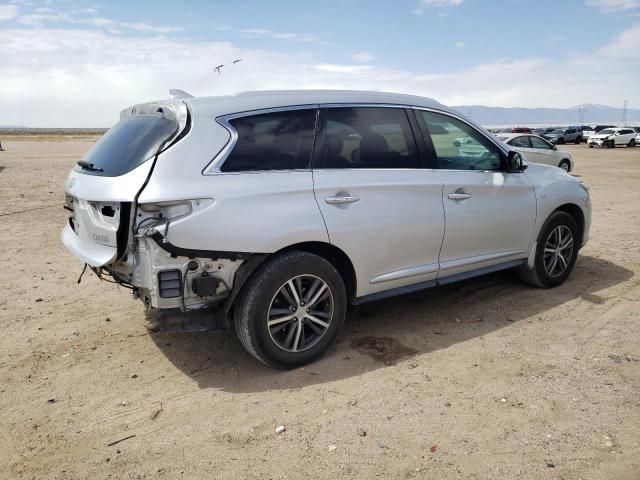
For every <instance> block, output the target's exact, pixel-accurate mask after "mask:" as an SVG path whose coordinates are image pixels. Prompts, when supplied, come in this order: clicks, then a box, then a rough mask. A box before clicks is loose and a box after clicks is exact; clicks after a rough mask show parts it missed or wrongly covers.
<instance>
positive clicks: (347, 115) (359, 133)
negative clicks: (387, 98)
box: [322, 107, 420, 168]
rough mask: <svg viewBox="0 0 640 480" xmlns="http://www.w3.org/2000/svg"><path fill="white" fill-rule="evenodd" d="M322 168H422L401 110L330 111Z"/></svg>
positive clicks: (347, 109) (337, 109)
mask: <svg viewBox="0 0 640 480" xmlns="http://www.w3.org/2000/svg"><path fill="white" fill-rule="evenodd" d="M325 132H326V136H325V149H324V155H323V162H322V166H323V168H420V159H419V158H418V153H417V151H416V145H415V140H414V138H413V132H412V131H411V126H410V125H409V119H408V118H407V113H406V111H405V110H404V109H402V108H381V107H356V108H330V109H328V110H327V114H326V127H325Z"/></svg>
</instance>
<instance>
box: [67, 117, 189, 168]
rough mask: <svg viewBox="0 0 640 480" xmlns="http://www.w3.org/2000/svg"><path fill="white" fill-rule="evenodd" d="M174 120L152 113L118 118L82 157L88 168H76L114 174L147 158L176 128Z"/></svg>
mask: <svg viewBox="0 0 640 480" xmlns="http://www.w3.org/2000/svg"><path fill="white" fill-rule="evenodd" d="M177 129H178V122H177V121H176V120H170V119H167V118H162V117H160V116H155V115H136V116H132V117H127V118H125V119H124V120H120V121H119V122H118V123H116V124H115V125H114V126H113V127H111V129H110V130H109V131H108V132H107V133H105V134H104V135H103V136H102V138H100V140H98V142H96V144H95V145H94V146H93V147H92V148H91V150H89V151H88V152H87V154H86V155H85V156H84V157H83V158H82V160H81V163H83V164H86V165H91V168H90V169H89V168H85V169H83V168H81V167H80V166H77V167H76V170H77V171H81V172H82V173H85V174H89V175H100V176H104V177H117V176H120V175H124V174H125V173H128V172H130V171H131V170H133V169H134V168H136V167H138V166H140V165H142V164H143V163H144V162H146V161H147V160H149V159H151V158H152V157H153V156H154V155H155V154H156V153H157V151H158V150H159V149H160V147H162V145H163V143H164V142H165V141H166V140H168V139H169V138H171V136H172V135H173V134H174V133H175V132H176V131H177Z"/></svg>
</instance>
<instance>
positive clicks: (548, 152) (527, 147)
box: [498, 133, 573, 172]
mask: <svg viewBox="0 0 640 480" xmlns="http://www.w3.org/2000/svg"><path fill="white" fill-rule="evenodd" d="M498 138H499V139H500V140H502V141H503V142H504V143H506V144H507V145H509V146H511V147H513V149H514V150H517V151H518V152H521V153H523V154H524V155H525V157H527V160H529V161H531V162H535V163H544V164H546V165H553V166H554V167H560V168H562V169H563V170H565V171H567V172H571V171H572V170H573V158H572V157H571V154H570V153H569V152H567V151H565V150H559V149H558V147H557V146H555V145H553V144H551V143H549V142H547V141H546V140H545V139H544V138H542V137H539V136H537V135H528V134H522V133H512V134H506V135H505V134H500V135H498Z"/></svg>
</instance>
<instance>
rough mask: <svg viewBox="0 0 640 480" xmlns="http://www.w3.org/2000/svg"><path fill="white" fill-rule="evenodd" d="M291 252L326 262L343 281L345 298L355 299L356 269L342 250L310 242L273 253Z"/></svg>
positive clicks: (325, 244) (324, 243)
mask: <svg viewBox="0 0 640 480" xmlns="http://www.w3.org/2000/svg"><path fill="white" fill-rule="evenodd" d="M291 250H299V251H304V252H309V253H313V254H315V255H318V256H319V257H322V258H324V259H325V260H327V261H328V262H329V263H331V264H332V265H333V266H334V267H335V268H336V270H338V273H339V274H340V276H341V277H342V279H343V280H344V284H345V287H346V289H347V298H348V299H349V300H351V299H352V298H354V297H355V295H356V291H357V280H356V269H355V268H354V266H353V263H352V262H351V259H350V258H349V256H348V255H347V254H346V253H345V252H344V251H343V250H341V249H340V248H338V247H336V246H335V245H332V244H330V243H326V242H318V241H311V242H302V243H295V244H293V245H289V246H288V247H285V248H283V249H281V250H279V251H278V252H275V254H277V253H280V252H288V251H291Z"/></svg>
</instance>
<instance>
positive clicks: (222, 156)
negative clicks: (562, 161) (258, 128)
mask: <svg viewBox="0 0 640 480" xmlns="http://www.w3.org/2000/svg"><path fill="white" fill-rule="evenodd" d="M376 107H379V108H402V109H412V110H417V111H427V112H433V113H438V114H441V115H446V116H449V117H452V118H455V119H456V120H458V121H460V122H463V123H464V124H466V125H467V126H469V127H470V128H472V129H473V130H474V131H476V132H478V133H480V134H481V135H482V136H484V137H485V138H486V139H488V140H489V141H490V142H491V143H492V144H493V145H495V146H496V147H497V148H498V149H499V150H500V151H502V152H503V153H504V154H505V155H508V154H509V150H508V149H505V148H504V147H503V146H502V145H500V143H498V142H496V141H495V139H493V138H491V136H490V135H488V134H487V133H486V132H484V131H483V130H479V129H478V128H477V127H476V126H475V125H473V124H471V123H469V122H468V121H467V120H466V119H465V118H464V117H461V116H460V115H456V114H455V113H452V112H449V111H446V110H440V109H437V108H430V107H419V106H416V105H409V104H401V103H375V102H372V103H362V102H351V103H349V102H345V103H314V104H303V105H288V106H283V107H273V108H261V109H256V110H246V111H243V112H236V113H230V114H227V115H220V116H218V117H216V119H215V120H216V122H218V123H219V124H220V125H221V126H223V127H224V128H225V129H226V130H227V131H228V132H229V135H230V138H229V141H228V142H227V143H226V144H225V146H224V147H222V149H221V150H220V151H219V152H218V153H217V154H216V155H215V156H214V157H213V159H212V160H211V161H210V162H209V163H208V164H207V166H206V167H205V168H204V169H203V170H202V175H207V176H208V175H244V174H247V173H265V172H309V171H311V170H312V169H311V167H310V168H305V169H289V170H247V171H242V172H223V171H221V170H220V167H221V166H222V164H223V163H224V162H225V160H226V159H227V157H228V156H229V154H230V153H231V151H232V150H233V149H234V147H235V146H236V143H237V141H238V133H237V132H236V131H235V129H234V128H233V127H232V126H231V124H230V123H229V122H230V121H231V120H235V119H236V118H242V117H249V116H252V115H261V114H267V113H276V112H286V111H291V110H314V109H315V110H320V109H322V108H376ZM316 128H317V127H316ZM316 133H317V132H316ZM414 135H415V133H414ZM496 138H497V137H496ZM314 170H336V169H314ZM338 170H354V171H362V170H375V171H380V170H389V171H397V170H432V171H446V172H480V173H486V172H493V173H495V172H502V171H503V170H461V169H444V168H436V169H432V168H407V169H397V168H348V169H338Z"/></svg>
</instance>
